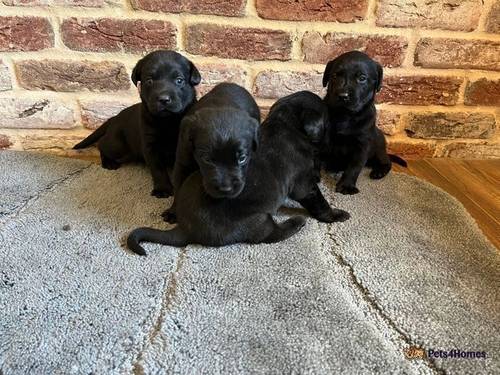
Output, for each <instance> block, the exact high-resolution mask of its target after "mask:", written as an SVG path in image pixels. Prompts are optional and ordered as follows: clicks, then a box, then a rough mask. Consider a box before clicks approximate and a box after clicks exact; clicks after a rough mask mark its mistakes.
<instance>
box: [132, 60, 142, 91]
mask: <svg viewBox="0 0 500 375" xmlns="http://www.w3.org/2000/svg"><path fill="white" fill-rule="evenodd" d="M143 64H144V59H140V60H139V61H137V64H135V67H134V69H133V70H132V75H131V78H132V82H134V85H135V86H137V82H140V81H141V70H142V65H143Z"/></svg>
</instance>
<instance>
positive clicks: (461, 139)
mask: <svg viewBox="0 0 500 375" xmlns="http://www.w3.org/2000/svg"><path fill="white" fill-rule="evenodd" d="M158 48H173V49H176V50H179V51H181V52H182V53H184V54H185V55H187V56H188V57H189V58H191V59H192V60H193V61H194V62H195V63H196V64H197V65H198V66H199V67H200V70H201V72H202V76H203V84H202V86H201V87H200V92H202V93H203V92H206V91H207V89H208V88H210V87H211V86H213V85H214V84H216V83H218V82H221V81H226V80H227V81H234V82H237V83H240V84H242V85H244V86H246V87H247V88H248V89H249V90H251V91H252V92H253V93H254V94H255V96H256V97H257V99H258V102H259V104H261V105H262V107H263V108H264V109H265V108H268V107H269V106H270V105H271V104H272V103H273V101H274V100H275V99H276V98H277V97H279V96H283V95H286V94H289V93H291V92H294V91H296V90H300V89H310V90H312V91H314V92H317V93H322V92H323V91H322V90H323V89H322V87H321V76H322V72H323V68H324V64H325V62H326V61H327V60H329V59H330V58H332V57H334V56H335V55H337V54H339V53H341V52H344V51H347V50H351V49H360V50H363V51H365V52H367V53H368V54H370V55H371V56H373V57H374V58H375V59H377V60H378V61H380V62H381V63H382V64H383V65H384V66H385V83H384V87H383V90H382V91H381V93H380V95H379V98H378V103H379V104H378V108H379V126H380V127H381V128H382V129H383V130H384V132H385V133H386V134H387V135H388V139H389V142H390V147H391V149H392V150H393V151H394V152H398V153H400V154H403V155H405V156H406V157H425V156H452V157H500V131H499V130H498V127H499V125H500V113H499V107H500V0H436V1H432V2H430V1H426V0H414V1H411V2H410V1H406V0H298V1H293V0H226V1H214V0H180V1H179V0H0V148H6V147H10V148H12V149H27V150H33V149H36V150H40V149H43V150H48V151H53V152H58V153H66V152H69V151H68V148H69V147H70V146H71V145H72V144H74V143H75V142H76V141H77V140H79V139H80V138H82V137H83V136H85V135H86V134H88V132H89V131H90V130H89V129H94V128H96V127H97V126H99V125H100V124H101V123H102V121H103V120H104V119H106V118H107V117H109V116H111V115H113V114H115V113H117V111H119V110H120V109H121V108H123V107H124V106H126V105H129V104H130V103H133V102H136V101H137V93H136V91H135V87H133V85H131V82H130V79H129V76H130V72H131V70H132V68H133V66H134V64H135V62H136V61H137V60H138V59H139V58H140V56H141V55H143V54H144V53H146V52H147V51H150V50H154V49H158Z"/></svg>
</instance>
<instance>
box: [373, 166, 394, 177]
mask: <svg viewBox="0 0 500 375" xmlns="http://www.w3.org/2000/svg"><path fill="white" fill-rule="evenodd" d="M390 170H391V167H390V166H389V168H386V167H384V168H376V169H375V168H374V169H372V171H371V172H370V178H371V179H373V180H380V179H381V178H383V177H385V175H387V173H389V171H390Z"/></svg>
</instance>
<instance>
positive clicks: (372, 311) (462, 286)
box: [0, 151, 500, 375]
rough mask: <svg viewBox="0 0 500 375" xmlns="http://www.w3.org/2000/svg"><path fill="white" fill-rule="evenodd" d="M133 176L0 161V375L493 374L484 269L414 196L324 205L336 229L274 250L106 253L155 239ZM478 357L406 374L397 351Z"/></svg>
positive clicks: (492, 323) (34, 160)
mask: <svg viewBox="0 0 500 375" xmlns="http://www.w3.org/2000/svg"><path fill="white" fill-rule="evenodd" d="M150 184H151V183H150V177H149V175H148V173H147V171H145V170H144V169H143V168H141V167H138V166H132V167H126V168H121V169H119V170H117V171H106V170H103V169H101V168H100V167H98V166H97V165H93V164H90V163H88V162H84V161H75V160H70V159H64V158H57V157H50V156H43V155H40V154H30V153H16V152H9V151H3V152H0V194H1V198H0V374H4V375H9V374H25V373H31V374H90V373H106V374H108V373H116V374H123V373H133V374H163V373H179V374H217V373H224V374H226V373H252V374H253V373H266V374H282V373H296V374H302V373H311V374H326V373H350V374H367V373H381V374H388V373H405V374H412V373H415V374H435V373H441V372H445V373H450V374H456V373H474V374H493V373H500V360H499V358H498V356H499V350H498V348H499V347H500V339H499V337H500V318H499V317H500V314H499V311H500V291H499V286H500V255H499V253H498V251H497V250H496V249H494V248H493V247H492V245H490V244H489V242H488V241H487V240H486V239H485V238H484V236H483V234H482V233H481V232H480V231H479V229H478V228H477V226H476V224H475V223H474V222H473V220H472V219H471V218H470V216H469V215H468V214H467V212H466V211H465V210H464V208H463V207H462V206H461V205H460V204H459V203H458V202H457V201H456V200H455V199H454V198H452V197H451V196H449V195H448V194H446V193H444V192H443V191H441V190H439V189H437V188H435V187H433V186H431V185H429V184H427V183H425V182H422V181H420V180H418V179H415V178H412V177H409V176H406V175H402V174H397V173H392V174H390V175H389V176H388V177H387V178H385V179H384V180H382V181H371V180H369V179H368V178H367V177H366V172H365V173H364V174H363V176H362V178H361V179H360V182H359V185H360V189H361V193H360V194H358V195H356V196H352V197H345V196H340V195H338V194H335V197H334V194H332V193H331V192H332V186H333V185H334V180H333V178H332V177H331V176H326V178H325V180H324V183H323V190H324V192H325V194H326V195H327V197H328V199H329V200H330V202H332V203H333V205H334V206H336V207H341V208H343V209H346V210H348V211H349V212H351V214H352V219H351V220H349V221H347V222H345V223H341V224H333V225H325V224H320V223H318V222H316V221H314V220H312V219H308V221H307V225H306V226H305V227H304V228H303V230H302V231H301V232H300V233H299V234H298V235H296V236H294V237H292V238H291V239H289V240H287V241H285V242H282V243H279V244H273V245H234V246H228V247H224V248H203V247H200V246H188V247H187V248H185V249H175V248H170V247H162V246H159V245H152V244H147V245H146V249H147V251H148V252H149V256H148V257H146V258H142V257H138V256H135V255H133V254H130V253H129V252H127V251H126V250H124V249H123V247H122V246H121V244H120V243H121V242H122V241H123V236H124V235H125V234H126V233H127V231H129V230H130V229H131V228H134V227H136V226H139V225H152V226H156V227H165V226H164V224H163V223H162V222H161V220H160V217H159V213H160V212H161V210H162V209H163V208H164V207H165V206H166V205H167V202H168V201H166V200H158V199H156V198H152V197H150V196H149V191H150V188H151V186H150ZM410 345H417V346H421V347H423V348H426V349H442V350H448V349H461V350H474V351H486V352H487V358H486V359H449V358H448V359H439V358H437V359H432V358H427V359H423V360H422V359H414V360H408V359H406V358H405V356H404V354H403V349H404V348H407V347H408V346H410Z"/></svg>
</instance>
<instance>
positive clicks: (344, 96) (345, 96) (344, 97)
mask: <svg viewBox="0 0 500 375" xmlns="http://www.w3.org/2000/svg"><path fill="white" fill-rule="evenodd" d="M339 98H340V99H342V100H344V101H346V100H349V93H348V92H341V93H340V94H339Z"/></svg>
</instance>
